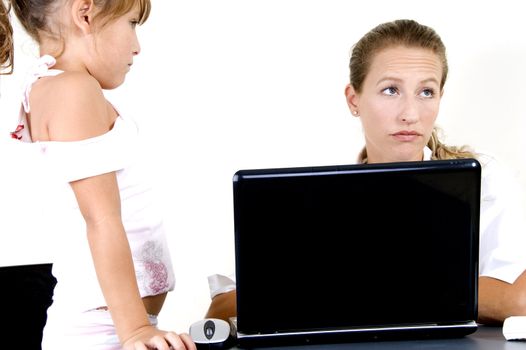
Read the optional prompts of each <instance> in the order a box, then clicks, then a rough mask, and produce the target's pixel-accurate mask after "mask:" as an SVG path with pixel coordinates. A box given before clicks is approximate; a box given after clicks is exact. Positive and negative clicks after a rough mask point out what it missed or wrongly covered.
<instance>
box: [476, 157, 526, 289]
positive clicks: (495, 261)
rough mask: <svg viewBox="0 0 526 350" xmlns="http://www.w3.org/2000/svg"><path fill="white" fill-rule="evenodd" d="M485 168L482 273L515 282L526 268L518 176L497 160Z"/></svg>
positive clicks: (524, 224) (487, 161)
mask: <svg viewBox="0 0 526 350" xmlns="http://www.w3.org/2000/svg"><path fill="white" fill-rule="evenodd" d="M483 164H484V166H483V169H482V173H483V176H482V183H481V192H482V193H481V217H480V252H479V256H480V259H479V263H480V275H481V276H488V277H492V278H496V279H499V280H502V281H505V282H508V283H513V282H514V281H515V280H516V279H517V277H518V276H519V275H520V274H521V273H522V272H523V271H524V270H526V254H524V247H526V222H525V220H524V203H523V200H522V198H521V193H522V191H521V190H520V189H521V187H520V183H519V182H518V180H517V178H516V177H514V176H513V174H512V173H511V172H510V171H507V169H505V168H503V167H502V166H501V165H499V164H497V162H496V161H495V160H493V159H488V158H486V159H485V161H484V163H483Z"/></svg>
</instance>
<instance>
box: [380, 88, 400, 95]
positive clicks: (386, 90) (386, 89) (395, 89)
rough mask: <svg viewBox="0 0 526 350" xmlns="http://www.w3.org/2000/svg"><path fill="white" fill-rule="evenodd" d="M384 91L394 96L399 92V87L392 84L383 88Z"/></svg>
mask: <svg viewBox="0 0 526 350" xmlns="http://www.w3.org/2000/svg"><path fill="white" fill-rule="evenodd" d="M382 93H383V94H385V95H389V96H394V95H396V94H397V93H398V89H397V88H395V87H393V86H390V87H388V88H385V89H383V90H382Z"/></svg>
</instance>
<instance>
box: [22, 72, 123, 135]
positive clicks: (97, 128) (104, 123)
mask: <svg viewBox="0 0 526 350" xmlns="http://www.w3.org/2000/svg"><path fill="white" fill-rule="evenodd" d="M30 105H31V114H32V118H40V119H41V120H42V121H44V123H45V125H46V128H47V133H48V137H49V140H53V141H75V140H83V139H87V138H90V137H94V136H98V135H101V134H104V133H106V132H107V131H108V130H109V129H110V128H111V125H112V123H113V119H114V118H113V116H112V110H111V109H110V108H109V103H108V101H107V100H106V98H105V97H104V94H103V92H102V89H101V87H100V84H99V83H98V81H97V80H96V79H95V78H93V77H92V76H91V75H89V74H88V73H85V72H64V73H61V74H59V75H56V76H52V77H45V78H41V79H40V80H38V81H37V82H36V83H35V84H34V85H33V88H32V91H31V97H30Z"/></svg>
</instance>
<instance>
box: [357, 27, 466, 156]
mask: <svg viewBox="0 0 526 350" xmlns="http://www.w3.org/2000/svg"><path fill="white" fill-rule="evenodd" d="M395 46H405V47H410V48H413V47H416V48H422V49H429V50H431V51H433V53H435V54H436V55H437V56H438V58H439V59H440V62H441V64H442V79H441V82H440V90H441V91H442V90H443V88H444V84H445V83H446V79H447V74H448V64H447V58H446V47H445V45H444V43H443V42H442V39H440V36H439V35H438V34H437V33H436V32H435V30H433V29H432V28H430V27H428V26H425V25H422V24H420V23H418V22H416V21H413V20H408V19H401V20H396V21H392V22H386V23H382V24H380V25H378V26H376V27H375V28H373V29H372V30H371V31H369V32H368V33H367V34H365V35H364V36H363V37H362V38H361V39H360V40H359V41H358V42H357V43H356V44H355V45H354V46H353V49H352V54H351V59H350V62H349V71H350V83H351V86H352V87H353V88H354V90H355V91H357V92H361V91H362V87H363V82H364V80H365V77H366V76H367V74H368V73H369V69H370V67H371V62H372V60H373V58H374V56H375V55H376V54H377V53H378V52H380V51H382V50H385V49H387V48H390V47H395ZM438 133H439V130H438V128H436V127H435V128H434V129H433V132H432V134H431V138H430V139H429V141H428V144H427V146H428V147H429V148H430V149H431V152H432V159H454V158H472V157H474V156H475V154H474V153H473V152H472V151H471V150H469V148H468V147H467V146H462V147H455V146H447V145H445V144H443V143H442V142H441V141H440V139H439V137H438ZM358 160H359V161H360V162H364V161H366V160H367V150H366V149H365V148H364V149H363V150H362V151H361V153H360V155H359V159H358Z"/></svg>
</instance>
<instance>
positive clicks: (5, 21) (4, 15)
mask: <svg viewBox="0 0 526 350" xmlns="http://www.w3.org/2000/svg"><path fill="white" fill-rule="evenodd" d="M13 56H14V47H13V27H11V22H10V21H9V7H6V6H5V5H4V2H3V0H0V75H1V74H10V73H12V72H13Z"/></svg>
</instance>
